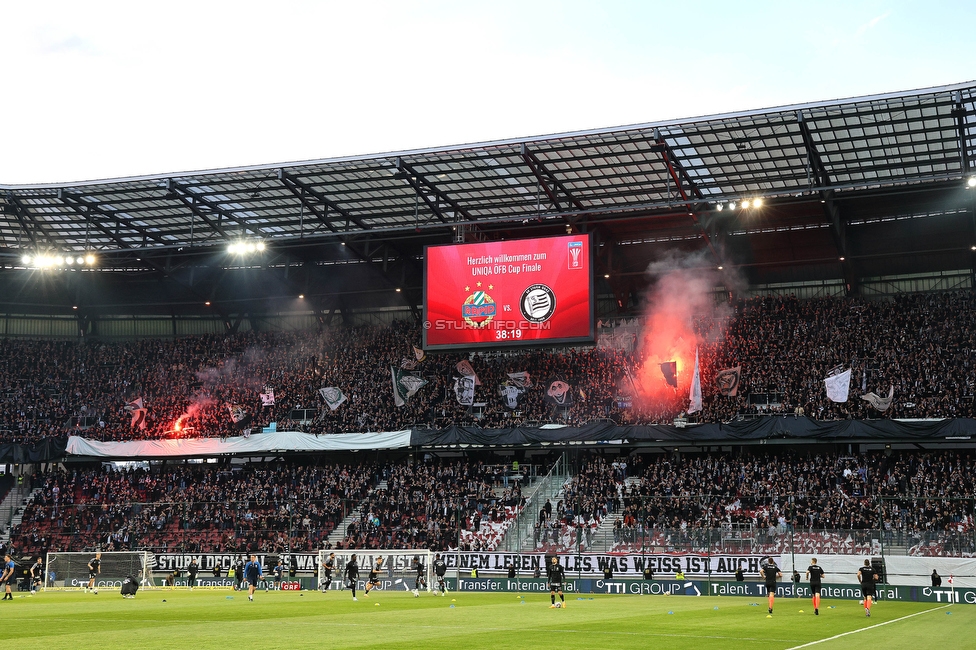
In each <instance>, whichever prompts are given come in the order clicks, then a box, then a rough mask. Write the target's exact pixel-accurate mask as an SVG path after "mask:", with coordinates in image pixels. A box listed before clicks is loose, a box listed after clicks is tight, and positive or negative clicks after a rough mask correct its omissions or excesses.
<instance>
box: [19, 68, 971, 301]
mask: <svg viewBox="0 0 976 650" xmlns="http://www.w3.org/2000/svg"><path fill="white" fill-rule="evenodd" d="M189 146H192V145H189ZM974 158H976V82H969V83H965V84H958V85H953V86H944V87H938V88H930V89H924V90H918V91H910V92H899V93H891V94H885V95H876V96H870V97H860V98H856V99H847V100H834V101H824V102H816V103H809V104H802V105H795V106H787V107H781V108H773V109H764V110H757V111H746V112H740V113H730V114H725V115H716V116H709V117H701V118H692V119H686V120H676V121H664V122H654V123H648V124H640V125H634V126H627V127H619V128H613V129H600V130H590V131H580V132H576V133H565V134H558V135H550V136H543V137H534V138H521V139H516V140H507V141H499V142H488V143H479V144H471V145H464V146H458V147H452V148H442V149H425V150H415V151H404V152H398V153H390V154H377V155H369V156H358V157H348V158H336V159H328V160H319V161H307V162H298V163H287V164H276V165H266V166H255V167H242V168H234V169H222V170H213V171H205V172H192V173H175V174H165V175H158V176H143V177H133V178H121V179H110V180H104V181H90V182H79V183H65V184H52V185H21V186H9V185H0V205H2V206H3V210H2V215H0V264H2V267H3V268H2V270H0V273H3V274H4V276H5V277H6V279H7V280H10V281H11V284H9V285H8V286H16V287H17V289H16V290H15V291H13V292H8V294H7V295H6V296H0V309H3V310H6V311H7V312H8V313H10V312H24V311H27V312H38V311H40V312H44V311H50V310H54V311H58V310H60V309H63V308H65V307H67V305H68V303H72V304H73V305H76V304H77V303H78V302H79V301H81V302H87V304H89V305H90V306H91V308H92V309H95V310H103V311H104V310H116V309H118V308H119V307H120V306H121V305H123V304H125V305H127V306H128V308H129V309H132V308H134V307H133V306H134V305H136V304H137V303H140V302H143V303H146V302H153V303H156V306H161V305H167V304H168V305H169V306H170V308H169V311H173V312H174V313H175V312H176V311H181V309H180V308H178V305H182V304H184V303H185V304H187V305H188V304H191V303H192V304H194V305H198V304H200V303H201V302H202V301H200V300H197V298H203V297H206V298H207V299H211V298H213V299H214V300H225V301H226V302H228V303H232V302H234V301H244V302H249V303H251V302H253V301H254V300H259V299H260V300H272V301H273V300H274V299H275V298H276V297H282V298H283V297H284V296H293V295H295V293H296V292H297V291H308V292H310V293H312V294H316V292H317V295H320V296H325V295H332V294H338V293H344V292H345V293H356V292H359V293H369V292H371V291H372V292H381V293H383V292H385V293H389V291H391V290H392V289H393V288H394V287H397V288H399V287H401V286H402V287H404V288H405V289H409V290H410V291H409V292H408V296H409V297H408V298H406V300H407V301H408V302H410V301H415V300H416V299H417V297H418V295H419V294H418V293H417V292H418V291H419V283H420V277H419V268H420V259H421V257H422V252H423V249H422V247H423V245H425V244H432V243H447V242H450V241H458V240H469V241H470V240H483V239H497V238H510V237H518V236H532V235H540V234H553V233H556V232H565V230H566V229H573V230H577V231H593V232H595V233H596V237H597V240H598V241H599V242H600V243H601V244H602V245H603V246H602V247H601V252H602V254H601V255H600V256H598V260H597V264H598V267H599V272H600V274H601V275H610V276H611V278H610V280H609V282H608V286H607V287H604V288H603V290H604V291H606V290H607V289H609V290H611V291H613V292H614V293H616V294H618V295H619V294H621V293H627V292H628V291H633V290H634V287H635V286H637V285H638V284H639V283H640V276H641V275H642V273H643V270H644V268H646V265H647V263H648V261H650V260H652V259H654V258H655V257H656V256H658V255H660V254H662V252H663V251H665V250H668V249H675V248H677V249H680V250H683V251H689V252H690V251H702V252H704V255H705V257H704V258H703V259H704V260H705V262H704V263H708V264H721V265H728V266H729V267H730V268H731V267H738V268H740V269H742V270H743V272H744V273H745V274H746V276H747V278H748V281H749V282H751V283H764V282H765V283H769V282H803V281H818V280H821V281H822V280H825V279H830V278H834V279H836V278H842V279H843V280H844V281H845V282H846V283H847V284H848V285H850V286H853V287H855V288H854V289H852V290H853V291H856V285H857V283H858V281H859V278H862V277H865V276H868V275H874V276H877V275H892V274H899V273H925V272H942V271H945V270H951V269H971V268H972V266H973V260H972V258H973V252H972V251H971V250H970V246H974V245H976V229H974V223H973V221H974V219H973V218H974V214H973V212H974V209H973V205H974V199H973V197H974V196H976V188H974V189H973V190H971V191H970V190H969V189H968V185H967V181H968V179H969V178H970V177H971V176H972V175H973V174H976V167H974V165H976V163H974ZM757 198H760V199H761V200H762V207H760V208H748V209H746V208H743V202H744V201H750V202H752V201H755V199H757ZM733 203H734V204H735V207H734V208H733V207H732V205H733ZM242 239H246V240H252V239H260V240H263V241H264V242H265V243H266V245H267V246H268V251H267V252H266V253H265V255H263V256H261V258H260V259H258V258H252V259H251V260H249V261H241V260H240V259H239V258H228V257H227V255H226V252H225V251H226V246H227V244H228V243H230V242H234V241H237V240H242ZM85 252H94V253H96V254H97V260H98V261H97V263H96V267H95V269H91V268H78V267H77V266H74V267H73V268H66V270H65V271H64V273H66V274H73V275H85V276H89V275H90V276H96V275H100V276H105V277H107V276H112V277H113V279H111V280H109V279H105V278H103V279H101V280H97V281H96V280H73V281H68V280H63V281H61V284H62V285H63V286H61V288H60V289H59V288H58V287H54V288H51V287H50V285H51V284H52V281H51V280H50V279H48V280H45V281H44V282H41V281H40V280H39V279H38V278H36V277H34V276H37V275H38V273H37V272H30V271H26V270H25V266H26V265H25V263H24V262H23V257H24V255H25V254H38V253H50V254H52V255H54V254H59V253H60V254H62V255H63V254H67V253H72V255H78V254H81V253H85ZM355 265H358V266H363V265H365V266H367V267H369V271H368V272H364V271H363V270H362V269H360V270H357V271H355V272H353V271H350V270H348V269H344V268H340V267H346V266H355ZM243 267H249V268H252V269H255V268H260V269H262V270H264V271H270V273H268V274H266V276H264V280H262V281H261V282H258V283H255V282H249V286H248V287H246V290H241V289H237V290H230V289H221V287H220V285H221V283H224V284H227V282H226V274H227V272H228V271H232V270H240V269H242V268H243ZM275 269H277V270H275ZM208 272H209V273H210V274H211V275H212V276H213V277H211V278H210V279H209V280H199V279H197V280H193V279H192V278H193V276H194V275H195V274H196V275H197V276H200V275H201V274H202V275H206V273H208ZM15 274H20V275H19V276H18V275H15ZM252 275H253V274H252ZM147 276H149V280H150V281H151V282H153V283H155V284H154V285H153V286H155V287H156V289H157V290H153V289H150V295H153V296H154V298H153V299H148V300H147V299H146V298H145V296H146V295H147V293H146V289H147V287H146V286H143V287H142V288H141V289H136V288H135V287H137V286H138V285H140V283H141V284H145V282H146V280H147ZM29 277H33V278H34V279H33V280H31V279H28V278H29ZM249 277H251V276H249ZM272 278H273V279H272ZM628 278H629V279H628ZM54 284H58V283H57V282H55V283H54ZM65 287H67V289H65ZM160 287H161V288H162V289H163V291H162V293H160V292H159V291H158V289H159V288H160ZM224 290H226V291H228V293H226V295H225V294H222V293H221V292H222V291H224ZM188 291H189V293H190V294H193V295H192V296H188V295H187V293H188ZM133 292H135V293H133ZM137 295H139V296H143V298H142V300H139V299H137ZM396 300H400V302H401V303H402V302H403V300H404V297H402V296H397V297H394V302H395V301H396ZM384 301H385V299H384V300H381V301H379V303H377V304H380V303H382V302H384ZM249 308H251V309H253V308H255V307H254V305H253V304H252V305H251V306H250V307H249Z"/></svg>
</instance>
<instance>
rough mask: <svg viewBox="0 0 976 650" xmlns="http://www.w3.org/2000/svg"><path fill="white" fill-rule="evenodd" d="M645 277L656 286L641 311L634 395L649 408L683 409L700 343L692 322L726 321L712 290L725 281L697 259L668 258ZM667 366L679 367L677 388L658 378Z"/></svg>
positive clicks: (658, 263)
mask: <svg viewBox="0 0 976 650" xmlns="http://www.w3.org/2000/svg"><path fill="white" fill-rule="evenodd" d="M648 273H649V274H650V275H652V276H653V277H655V278H656V281H654V282H653V284H652V285H651V288H650V289H649V291H648V295H647V307H646V309H645V311H644V318H643V321H644V328H643V330H642V332H641V338H640V344H641V346H642V349H641V351H642V356H643V364H642V365H641V367H640V368H638V369H637V376H638V378H639V381H638V390H639V391H640V392H641V398H642V400H643V401H644V402H646V403H649V404H651V405H664V404H667V403H668V402H679V403H681V408H687V406H688V392H689V389H690V388H691V380H692V374H693V372H694V368H695V348H696V347H697V346H699V345H701V343H702V341H701V339H700V337H699V335H698V334H697V333H696V331H695V320H696V318H698V317H706V318H722V317H723V316H725V314H726V309H725V308H724V306H722V307H720V306H719V305H718V303H717V302H716V288H718V287H722V286H723V285H724V284H725V282H724V280H725V278H723V277H722V276H721V275H720V274H719V272H718V271H717V270H715V267H714V266H706V263H705V262H703V260H702V259H701V258H700V257H698V256H693V257H685V258H682V257H678V256H671V257H669V258H668V259H665V260H662V261H660V262H654V263H652V264H651V265H650V266H649V267H648ZM668 361H674V362H676V364H677V371H678V387H677V388H673V387H672V386H669V385H668V384H667V383H666V382H665V380H664V375H663V374H662V372H661V364H662V363H666V362H668Z"/></svg>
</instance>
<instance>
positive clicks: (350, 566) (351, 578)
mask: <svg viewBox="0 0 976 650" xmlns="http://www.w3.org/2000/svg"><path fill="white" fill-rule="evenodd" d="M345 577H346V580H347V581H348V582H349V588H350V589H352V599H353V600H358V599H357V598H356V581H357V580H359V563H358V562H356V556H355V554H354V555H353V556H352V559H351V560H349V561H348V562H346V573H345Z"/></svg>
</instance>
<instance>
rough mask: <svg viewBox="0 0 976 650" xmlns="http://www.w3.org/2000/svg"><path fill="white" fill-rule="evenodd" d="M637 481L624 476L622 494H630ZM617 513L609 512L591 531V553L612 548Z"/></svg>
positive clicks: (636, 478) (603, 551)
mask: <svg viewBox="0 0 976 650" xmlns="http://www.w3.org/2000/svg"><path fill="white" fill-rule="evenodd" d="M639 483H640V478H638V477H634V476H631V477H627V478H625V479H624V490H625V492H624V496H626V495H627V494H630V491H631V490H633V489H634V487H635V486H637V485H638V484H639ZM618 514H619V513H616V512H611V513H609V514H608V515H607V516H606V517H604V518H603V519H602V520H601V521H600V525H599V526H597V528H596V530H595V531H593V536H592V537H591V538H590V546H589V549H588V550H589V551H591V552H593V553H606V552H608V551H610V550H611V549H612V548H613V546H614V541H613V523H614V522H615V521H616V520H617V515H618Z"/></svg>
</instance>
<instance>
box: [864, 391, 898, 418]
mask: <svg viewBox="0 0 976 650" xmlns="http://www.w3.org/2000/svg"><path fill="white" fill-rule="evenodd" d="M894 398H895V387H894V386H891V387H890V388H889V389H888V397H881V396H880V395H878V394H877V393H873V392H872V393H867V394H866V395H861V399H863V400H864V401H865V402H867V403H868V404H870V405H871V406H873V407H874V408H876V409H877V410H879V411H882V412H883V411H887V410H888V407H889V406H891V401H892V400H893V399H894Z"/></svg>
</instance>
